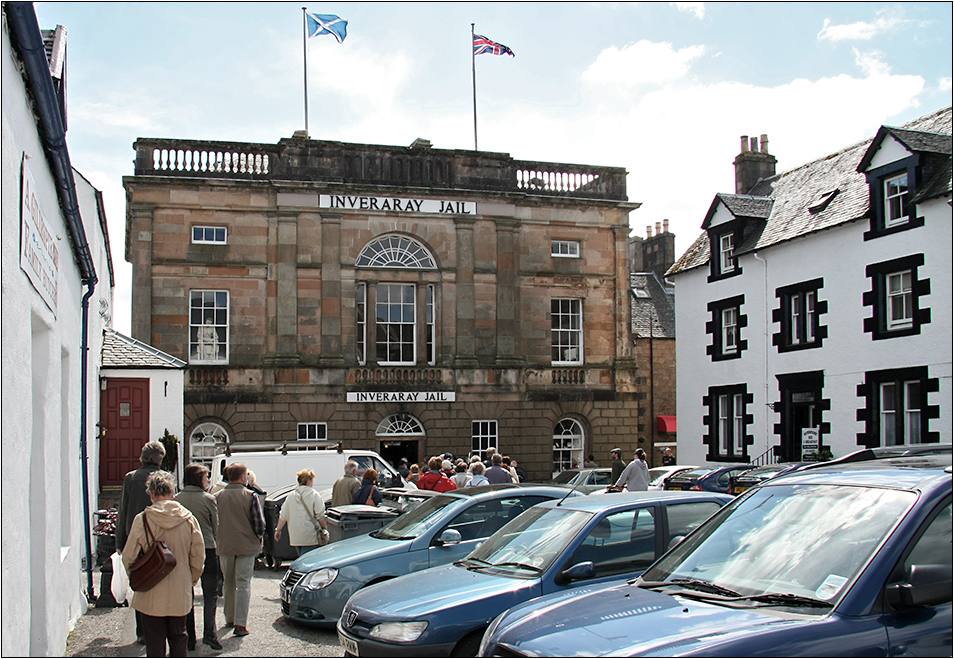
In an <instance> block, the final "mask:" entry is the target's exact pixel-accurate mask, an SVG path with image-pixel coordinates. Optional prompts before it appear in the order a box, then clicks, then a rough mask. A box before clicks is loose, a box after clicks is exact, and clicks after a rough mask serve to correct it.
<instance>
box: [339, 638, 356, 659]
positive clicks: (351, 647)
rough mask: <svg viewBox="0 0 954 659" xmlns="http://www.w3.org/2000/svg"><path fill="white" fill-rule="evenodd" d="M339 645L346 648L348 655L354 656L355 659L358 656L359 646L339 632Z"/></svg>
mask: <svg viewBox="0 0 954 659" xmlns="http://www.w3.org/2000/svg"><path fill="white" fill-rule="evenodd" d="M338 643H340V644H341V647H342V648H344V651H345V652H347V653H348V654H351V655H354V656H355V657H357V656H358V644H357V643H356V642H355V641H352V640H351V639H350V638H348V637H347V636H345V635H344V634H342V633H341V632H338Z"/></svg>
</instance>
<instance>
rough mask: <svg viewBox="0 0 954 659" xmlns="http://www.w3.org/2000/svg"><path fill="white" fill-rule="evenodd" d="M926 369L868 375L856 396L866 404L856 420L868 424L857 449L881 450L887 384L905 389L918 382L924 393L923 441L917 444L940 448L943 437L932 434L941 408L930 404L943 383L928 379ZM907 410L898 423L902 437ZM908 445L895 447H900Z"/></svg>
mask: <svg viewBox="0 0 954 659" xmlns="http://www.w3.org/2000/svg"><path fill="white" fill-rule="evenodd" d="M929 375H930V373H929V369H928V367H927V366H909V367H906V368H890V369H884V370H880V371H868V372H866V373H865V381H864V382H863V383H862V384H859V385H858V389H857V395H858V397H859V398H862V399H863V400H864V406H863V407H861V408H859V409H858V411H857V413H856V420H858V421H861V422H863V423H864V424H865V429H864V432H860V433H858V435H857V443H858V446H862V447H865V448H878V447H880V446H881V412H882V410H881V388H882V385H884V384H887V383H895V384H898V385H901V386H902V387H903V385H904V383H907V382H913V381H918V382H920V392H921V409H920V412H921V430H920V435H921V441H920V442H918V444H937V443H939V442H940V441H941V435H940V432H938V431H931V430H930V421H931V419H937V418H940V416H941V409H940V406H939V405H930V404H929V403H928V394H932V393H937V392H939V391H940V380H939V379H938V378H932V377H929ZM904 421H905V419H904V410H903V409H902V410H901V414H899V415H898V418H896V419H895V424H896V428H897V429H900V430H901V436H902V437H903V435H904V433H903V428H904ZM901 445H907V444H904V443H902V444H894V445H893V446H901Z"/></svg>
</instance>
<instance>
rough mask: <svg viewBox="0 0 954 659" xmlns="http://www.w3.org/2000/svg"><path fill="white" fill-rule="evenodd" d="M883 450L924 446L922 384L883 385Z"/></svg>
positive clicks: (908, 382) (918, 381)
mask: <svg viewBox="0 0 954 659" xmlns="http://www.w3.org/2000/svg"><path fill="white" fill-rule="evenodd" d="M880 399H881V400H880V407H881V446H897V445H899V444H920V443H921V408H922V406H923V404H924V402H923V400H922V398H921V381H920V380H908V381H904V380H899V381H891V382H882V383H881V391H880Z"/></svg>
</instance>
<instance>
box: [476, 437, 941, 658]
mask: <svg viewBox="0 0 954 659" xmlns="http://www.w3.org/2000/svg"><path fill="white" fill-rule="evenodd" d="M951 540H952V525H951V459H950V457H946V456H928V457H910V458H894V459H886V460H877V461H869V462H856V463H848V464H842V465H835V466H828V467H818V468H812V469H806V470H799V471H794V472H791V473H789V474H788V475H785V476H780V477H779V478H773V479H771V480H768V481H765V482H763V483H762V484H761V485H759V486H757V487H754V488H752V489H751V490H749V491H748V492H746V493H744V494H743V495H741V496H740V497H738V498H736V499H735V500H734V501H733V502H732V503H730V504H729V505H727V506H726V507H725V508H723V509H722V510H720V511H719V512H718V513H716V514H715V515H714V516H713V517H711V518H710V519H709V520H708V521H707V522H706V523H705V524H703V525H702V526H701V527H699V528H698V529H697V530H696V531H695V533H693V534H692V535H691V536H689V537H688V538H686V540H685V541H683V542H682V543H680V544H678V545H676V546H675V547H674V548H673V549H671V550H670V551H669V552H668V553H667V554H666V555H665V556H663V557H662V558H661V559H659V560H658V561H657V562H656V563H655V564H653V565H652V566H650V568H649V569H648V570H646V572H644V573H643V575H642V576H641V577H639V578H638V579H635V580H634V581H631V582H629V583H627V584H625V585H616V586H605V587H596V588H586V589H579V590H577V591H568V592H565V593H562V594H560V595H557V596H551V597H543V598H538V599H535V600H532V601H531V602H528V603H527V604H524V605H521V606H518V607H514V608H512V609H510V610H508V611H507V612H505V613H504V614H503V615H501V616H500V617H499V618H497V619H496V620H495V621H494V622H493V623H492V624H491V625H490V627H489V628H488V630H487V633H486V634H485V635H484V638H483V641H482V643H481V649H480V654H481V656H505V657H543V656H557V655H559V656H570V657H573V656H583V655H586V656H622V657H631V656H647V655H652V656H705V657H722V656H736V657H755V656H788V657H821V656H830V657H833V656H866V657H872V656H881V657H884V656H896V655H905V656H942V655H943V656H950V655H951V643H952V627H954V625H952V622H954V620H952V609H951V591H952V567H951V563H952V561H951V558H952V546H951Z"/></svg>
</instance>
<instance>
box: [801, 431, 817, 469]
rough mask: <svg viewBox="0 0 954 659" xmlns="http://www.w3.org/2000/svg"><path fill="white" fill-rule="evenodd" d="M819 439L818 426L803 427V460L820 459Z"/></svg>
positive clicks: (812, 460)
mask: <svg viewBox="0 0 954 659" xmlns="http://www.w3.org/2000/svg"><path fill="white" fill-rule="evenodd" d="M819 439H820V438H819V436H818V428H802V460H803V461H804V462H814V461H816V460H818V448H819Z"/></svg>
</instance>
